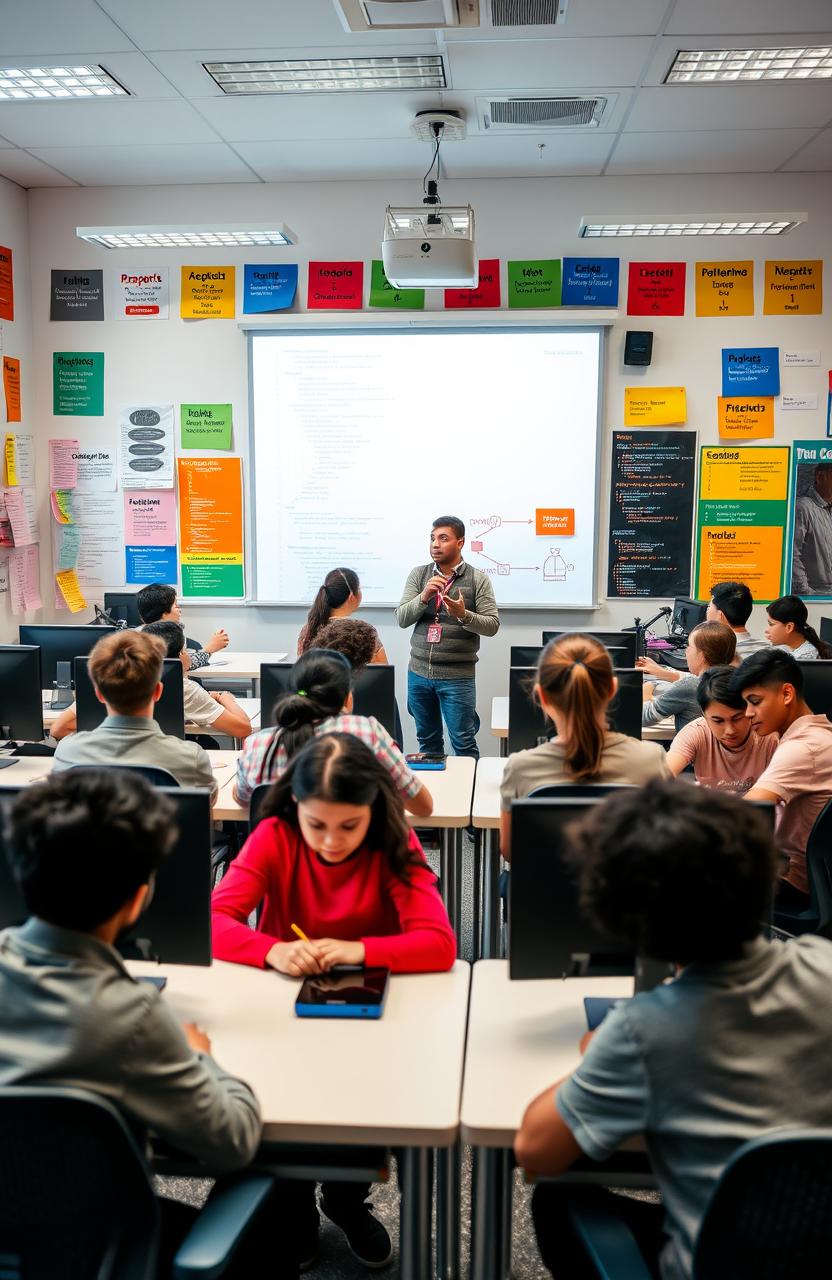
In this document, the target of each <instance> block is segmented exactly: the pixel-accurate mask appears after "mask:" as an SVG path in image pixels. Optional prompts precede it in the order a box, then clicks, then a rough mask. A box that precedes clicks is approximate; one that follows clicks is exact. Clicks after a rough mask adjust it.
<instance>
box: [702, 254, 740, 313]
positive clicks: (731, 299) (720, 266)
mask: <svg viewBox="0 0 832 1280" xmlns="http://www.w3.org/2000/svg"><path fill="white" fill-rule="evenodd" d="M694 279H695V281H696V314H697V315H698V316H753V314H754V263H753V262H697V264H696V269H695V271H694Z"/></svg>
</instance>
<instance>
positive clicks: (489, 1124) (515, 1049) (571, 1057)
mask: <svg viewBox="0 0 832 1280" xmlns="http://www.w3.org/2000/svg"><path fill="white" fill-rule="evenodd" d="M632 993H633V979H632V978H566V979H565V980H564V979H560V978H558V979H554V980H553V981H551V982H548V981H544V982H510V981H509V976H508V962H507V961H506V960H480V961H478V963H477V964H475V965H474V971H473V975H472V981H471V1004H470V1009H469V1014H468V1042H467V1050H466V1058H465V1083H464V1086H463V1090H462V1139H463V1141H464V1142H470V1143H473V1144H474V1145H475V1146H481V1147H508V1146H511V1144H512V1142H513V1140H514V1135H515V1133H516V1132H517V1129H518V1128H519V1125H520V1121H521V1120H522V1118H523V1112H524V1111H525V1109H526V1106H527V1104H528V1103H529V1102H531V1100H532V1098H534V1097H536V1096H537V1094H539V1093H540V1092H541V1091H542V1090H543V1089H545V1088H546V1086H547V1085H550V1084H554V1083H555V1081H556V1080H560V1079H561V1078H562V1077H563V1076H565V1075H568V1074H569V1072H570V1071H572V1070H574V1068H575V1067H576V1066H577V1065H578V1062H579V1060H580V1052H579V1049H578V1043H579V1041H580V1038H581V1036H582V1035H583V1034H584V1032H585V1031H586V1016H585V1014H584V1004H583V1001H584V996H590V995H595V996H628V995H632Z"/></svg>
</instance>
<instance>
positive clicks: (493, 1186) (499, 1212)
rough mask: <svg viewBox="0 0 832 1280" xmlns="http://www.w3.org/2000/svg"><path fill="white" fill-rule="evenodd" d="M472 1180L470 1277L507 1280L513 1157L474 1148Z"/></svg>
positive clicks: (499, 1151)
mask: <svg viewBox="0 0 832 1280" xmlns="http://www.w3.org/2000/svg"><path fill="white" fill-rule="evenodd" d="M472 1179H473V1181H472V1186H471V1276H472V1277H476V1280H504V1277H505V1276H506V1275H507V1274H508V1273H507V1270H506V1264H507V1260H510V1257H511V1208H510V1206H511V1200H510V1192H511V1159H510V1153H509V1152H508V1151H501V1150H498V1149H495V1148H492V1147H474V1150H473V1171H472ZM507 1195H508V1196H509V1201H508V1203H509V1213H508V1221H507V1222H506V1213H505V1202H506V1196H507Z"/></svg>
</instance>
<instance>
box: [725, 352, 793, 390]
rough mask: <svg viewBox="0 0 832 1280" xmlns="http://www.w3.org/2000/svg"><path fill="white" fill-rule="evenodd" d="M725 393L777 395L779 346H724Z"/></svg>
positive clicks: (778, 388) (778, 386)
mask: <svg viewBox="0 0 832 1280" xmlns="http://www.w3.org/2000/svg"><path fill="white" fill-rule="evenodd" d="M722 394H723V395H724V396H779V394H780V348H779V347H723V348H722Z"/></svg>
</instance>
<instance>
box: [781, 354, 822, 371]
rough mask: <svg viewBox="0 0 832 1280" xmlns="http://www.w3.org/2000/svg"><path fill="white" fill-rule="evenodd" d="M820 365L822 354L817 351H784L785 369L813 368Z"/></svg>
mask: <svg viewBox="0 0 832 1280" xmlns="http://www.w3.org/2000/svg"><path fill="white" fill-rule="evenodd" d="M819 364H820V352H819V351H817V350H815V351H784V352H783V368H784V369H786V368H799V369H805V368H810V369H811V368H813V367H815V366H817V365H819Z"/></svg>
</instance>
